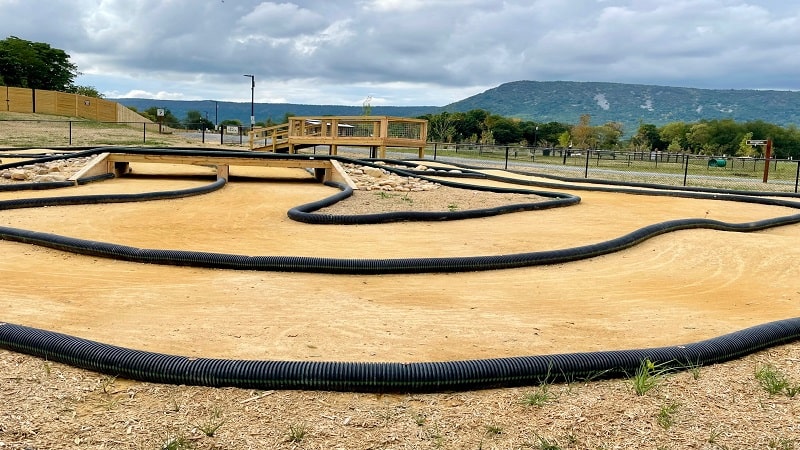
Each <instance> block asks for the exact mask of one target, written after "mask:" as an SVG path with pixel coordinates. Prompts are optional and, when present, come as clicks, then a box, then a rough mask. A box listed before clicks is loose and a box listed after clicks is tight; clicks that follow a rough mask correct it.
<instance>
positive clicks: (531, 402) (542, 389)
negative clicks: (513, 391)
mask: <svg viewBox="0 0 800 450" xmlns="http://www.w3.org/2000/svg"><path fill="white" fill-rule="evenodd" d="M553 398H555V396H554V395H553V394H552V393H551V392H550V385H549V384H543V385H541V386H539V389H537V390H535V391H533V392H528V393H527V394H525V395H523V396H522V404H524V405H526V406H536V407H542V406H544V405H545V404H547V403H548V402H550V401H551V400H553Z"/></svg>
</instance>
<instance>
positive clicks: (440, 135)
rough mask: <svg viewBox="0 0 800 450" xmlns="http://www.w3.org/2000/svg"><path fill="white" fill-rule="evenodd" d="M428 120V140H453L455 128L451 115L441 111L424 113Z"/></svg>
mask: <svg viewBox="0 0 800 450" xmlns="http://www.w3.org/2000/svg"><path fill="white" fill-rule="evenodd" d="M423 118H424V119H426V120H427V121H428V140H429V141H431V142H453V138H454V137H455V134H456V128H455V126H454V124H453V116H452V115H451V114H450V113H449V112H447V111H443V112H441V113H439V114H426V115H425V116H423Z"/></svg>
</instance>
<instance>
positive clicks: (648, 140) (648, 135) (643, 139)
mask: <svg viewBox="0 0 800 450" xmlns="http://www.w3.org/2000/svg"><path fill="white" fill-rule="evenodd" d="M636 141H637V142H638V143H639V145H640V146H641V147H642V148H644V149H646V150H666V149H667V146H668V143H667V142H664V141H662V140H661V136H660V135H659V134H658V128H657V127H656V126H655V125H653V124H651V123H640V124H639V129H638V130H637V131H636Z"/></svg>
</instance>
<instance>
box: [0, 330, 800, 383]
mask: <svg viewBox="0 0 800 450" xmlns="http://www.w3.org/2000/svg"><path fill="white" fill-rule="evenodd" d="M798 337H800V318H794V319H786V320H781V321H776V322H770V323H766V324H763V325H759V326H756V327H752V328H747V329H744V330H741V331H737V332H734V333H730V334H726V335H723V336H719V337H716V338H712V339H708V340H705V341H700V342H695V343H691V344H686V345H680V346H672V347H657V348H646V349H635V350H615V351H605V352H591V353H568V354H556V355H540V356H520V357H511V358H498V359H485V360H464V361H447V362H420V363H358V362H310V361H252V360H227V359H206V358H187V357H185V356H175V355H165V354H159V353H151V352H144V351H139V350H132V349H128V348H122V347H116V346H113V345H108V344H102V343H98V342H94V341H90V340H86V339H81V338H77V337H73V336H69V335H65V334H60V333H55V332H52V331H46V330H40V329H36V328H29V327H24V326H20V325H13V324H9V323H4V324H0V347H4V348H7V349H9V350H13V351H16V352H20V353H27V354H30V355H33V356H37V357H40V358H44V359H46V360H48V361H56V362H60V363H64V364H69V365H72V366H75V367H80V368H83V369H87V370H92V371H95V372H100V373H105V374H109V375H114V376H119V377H122V378H128V379H131V380H139V381H147V382H154V383H168V384H185V385H198V386H210V387H223V386H230V387H239V388H246V389H309V390H330V391H354V392H441V391H462V390H474V389H488V388H497V387H511V386H524V385H532V384H539V383H544V382H558V381H567V382H571V381H576V380H587V379H598V378H610V377H621V376H631V375H633V374H634V373H635V371H636V369H637V368H639V367H640V365H641V364H642V361H645V360H649V361H651V362H653V363H654V364H655V365H656V366H658V367H659V368H660V369H662V370H669V369H673V370H681V369H688V368H692V367H699V366H704V365H709V364H714V363H720V362H724V361H728V360H731V359H734V358H738V357H741V356H744V355H746V354H748V353H752V352H755V351H758V350H762V349H764V348H768V347H770V346H774V345H778V344H783V343H787V342H791V341H793V340H796V339H798Z"/></svg>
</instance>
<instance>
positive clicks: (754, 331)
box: [0, 148, 800, 392]
mask: <svg viewBox="0 0 800 450" xmlns="http://www.w3.org/2000/svg"><path fill="white" fill-rule="evenodd" d="M109 151H114V150H113V149H108V148H103V149H89V150H85V151H82V152H79V153H81V154H82V155H86V156H89V155H93V154H97V153H99V152H109ZM121 151H125V152H136V153H146V154H161V153H167V152H169V153H177V154H188V155H202V156H214V155H219V156H226V157H242V156H243V155H242V153H241V152H229V151H208V150H200V149H178V150H166V149H129V148H125V149H123V150H121ZM245 155H246V157H263V158H268V157H274V156H272V155H266V156H265V155H254V154H251V153H247V154H245ZM72 156H73V157H74V155H72ZM67 157H70V156H69V155H68V156H58V157H52V158H67ZM280 157H281V158H286V157H287V156H286V155H280ZM288 157H289V158H308V156H302V155H289V156H288ZM315 158H317V159H324V158H329V159H337V160H340V161H343V162H350V163H357V164H365V165H372V163H371V162H369V161H357V160H351V159H348V158H342V157H320V156H315ZM397 163H398V165H399V166H400V165H402V164H405V163H403V162H397ZM6 166H8V165H6ZM380 167H381V168H384V169H387V170H390V171H394V172H396V173H398V174H401V175H413V176H416V177H419V178H425V177H426V176H425V175H424V174H415V173H413V172H412V171H409V170H404V169H400V168H389V167H386V166H384V165H381V166H380ZM0 168H3V166H0ZM435 176H437V177H441V176H444V175H443V174H439V173H437V174H436V175H435ZM469 176H475V177H483V176H484V175H482V174H480V173H478V172H475V173H467V174H461V175H460V177H469ZM493 178H494V179H498V180H502V181H506V182H509V183H517V184H526V185H534V183H532V182H528V181H520V180H518V179H510V178H508V179H507V178H504V177H499V176H494V177H493ZM89 181H94V180H89ZM434 181H436V182H440V183H441V182H442V180H441V179H439V178H437V179H435V180H434ZM224 184H225V180H223V179H219V180H217V181H215V182H213V183H211V184H209V185H207V186H202V187H199V188H191V189H185V190H177V191H169V192H153V193H144V194H104V195H93V196H63V197H51V198H46V199H19V200H8V201H3V202H0V210H4V209H16V208H30V207H40V206H57V205H75V204H93V203H108V202H128V201H145V200H158V199H165V198H177V197H182V196H188V195H198V194H202V193H206V192H211V191H213V190H216V189H219V188H221V187H223V186H224ZM443 184H447V185H450V186H454V187H464V185H463V184H460V183H456V182H448V181H445V182H444V183H443ZM334 186H336V187H338V188H339V189H340V190H341V192H339V193H338V194H335V195H333V196H331V197H328V198H326V199H323V200H320V201H317V202H313V203H309V204H306V205H301V206H298V207H296V208H293V209H292V210H290V212H289V216H290V217H292V218H293V219H295V220H301V221H304V222H307V223H318V224H363V223H381V222H392V221H398V220H455V219H465V218H471V217H484V216H487V215H492V214H503V213H508V212H514V211H523V210H533V209H542V208H550V207H557V206H567V205H572V204H575V203H577V202H579V201H580V199H579V198H578V197H576V196H573V195H569V194H559V193H552V192H540V191H531V190H527V189H501V191H503V192H519V193H535V194H538V195H543V196H547V197H550V198H551V200H548V201H545V202H542V203H533V204H521V205H512V206H511V207H502V208H494V209H486V210H474V211H459V212H458V213H459V214H445V213H434V214H430V215H426V214H405V215H403V214H397V213H389V214H372V215H368V216H334V215H325V214H315V213H314V211H316V210H318V209H321V208H324V207H325V206H327V205H329V204H333V203H335V202H337V201H340V200H342V199H344V198H347V197H348V196H349V195H351V194H352V192H351V191H350V190H349V188H348V187H346V186H343V185H335V184H334ZM54 187H55V186H54ZM546 187H554V186H546ZM558 187H560V188H570V189H572V188H574V186H571V185H570V186H564V185H558ZM639 187H648V188H652V189H653V190H656V193H653V192H642V191H641V190H637V191H635V192H630V193H635V194H641V195H675V196H681V197H690V198H702V199H717V200H729V201H741V202H752V203H759V204H765V205H775V206H784V207H790V208H795V209H796V208H800V204H798V203H796V202H791V201H787V200H779V199H775V198H768V197H767V196H768V195H770V194H768V193H761V194H759V193H756V194H755V195H744V194H743V193H739V192H730V191H728V192H726V191H714V192H687V191H686V190H682V191H677V190H674V189H675V188H671V187H670V188H667V187H664V186H658V185H646V186H639ZM30 188H31V187H28V189H30ZM479 188H480V189H487V190H495V188H487V187H479ZM581 188H582V189H591V187H587V186H581ZM469 189H476V186H474V185H469ZM602 189H603V190H608V189H612V190H618V191H620V192H628V191H631V190H632V189H626V188H625V187H619V188H617V187H612V188H602ZM799 222H800V214H794V215H788V216H783V217H776V218H770V219H765V220H760V221H754V222H748V223H739V224H735V223H726V222H721V221H715V220H708V219H681V220H673V221H667V222H662V223H658V224H653V225H649V226H646V227H643V228H641V229H639V230H636V231H634V232H632V233H629V234H626V235H623V236H620V237H618V238H615V239H612V240H609V241H605V242H600V243H596V244H591V245H586V246H581V247H575V248H570V249H562V250H550V251H540V252H524V253H517V254H510V255H489V256H476V257H456V258H400V259H375V260H370V259H339V258H315V257H297V256H294V257H293V256H289V257H285V256H245V255H233V254H223V253H211V252H194V251H177V250H162V249H142V248H135V247H129V246H124V245H118V244H112V243H103V242H95V241H88V240H81V239H75V238H71V237H66V236H59V235H53V234H48V233H39V232H34V231H27V230H21V229H16V228H9V227H0V239H6V240H11V241H17V242H24V243H29V244H35V245H41V246H46V247H51V248H55V249H59V250H64V251H71V252H76V253H81V254H86V255H92V256H101V257H108V258H116V259H122V260H127V261H136V262H144V263H156V264H173V265H186V266H198V267H214V268H222V269H237V270H269V271H294V272H313V273H334V274H359V275H373V274H387V273H433V272H463V271H478V270H495V269H507V268H515V267H527V266H534V265H544V264H559V263H564V262H569V261H576V260H580V259H585V258H591V257H595V256H599V255H604V254H608V253H612V252H616V251H620V250H623V249H626V248H629V247H631V246H633V245H636V244H638V243H640V242H642V241H644V240H646V239H649V238H652V237H654V236H658V235H661V234H664V233H669V232H673V231H678V230H685V229H695V228H705V229H714V230H721V231H734V232H750V231H758V230H763V229H767V228H771V227H777V226H783V225H790V224H796V223H799ZM799 338H800V318H792V319H785V320H780V321H776V322H771V323H767V324H763V325H758V326H755V327H752V328H748V329H745V330H741V331H737V332H734V333H730V334H726V335H723V336H719V337H716V338H712V339H708V340H704V341H700V342H695V343H690V344H685V345H679V346H670V347H658V348H646V349H634V350H615V351H604V352H590V353H571V354H557V355H540V356H521V357H512V358H498V359H486V360H465V361H448V362H420V363H391V362H387V363H358V362H306V361H249V360H226V359H206V358H188V357H184V356H175V355H165V354H159V353H151V352H144V351H139V350H133V349H127V348H122V347H116V346H113V345H108V344H103V343H98V342H94V341H90V340H86V339H82V338H78V337H74V336H69V335H65V334H60V333H55V332H51V331H46V330H41V329H35V328H30V327H25V326H21V325H14V324H10V323H0V347H3V348H6V349H9V350H12V351H17V352H21V353H27V354H30V355H34V356H38V357H41V358H45V359H47V360H51V361H57V362H61V363H65V364H70V365H73V366H76V367H80V368H84V369H88V370H93V371H97V372H101V373H105V374H109V375H115V376H121V377H124V378H129V379H134V380H140V381H149V382H157V383H171V384H186V385H202V386H234V387H241V388H250V389H316V390H335V391H360V392H436V391H457V390H470V389H484V388H492V387H508V386H520V385H530V384H537V383H542V382H553V381H572V380H579V379H594V378H608V377H619V376H628V375H631V374H633V373H634V372H635V371H636V369H637V368H639V366H640V365H641V363H642V361H644V360H649V361H651V362H653V363H654V364H656V365H657V366H659V367H661V368H665V369H674V370H680V369H685V368H691V367H697V366H702V365H708V364H714V363H719V362H724V361H728V360H731V359H734V358H739V357H741V356H744V355H746V354H749V353H752V352H755V351H759V350H762V349H765V348H768V347H771V346H775V345H779V344H785V343H789V342H793V341H796V340H797V339H799Z"/></svg>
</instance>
